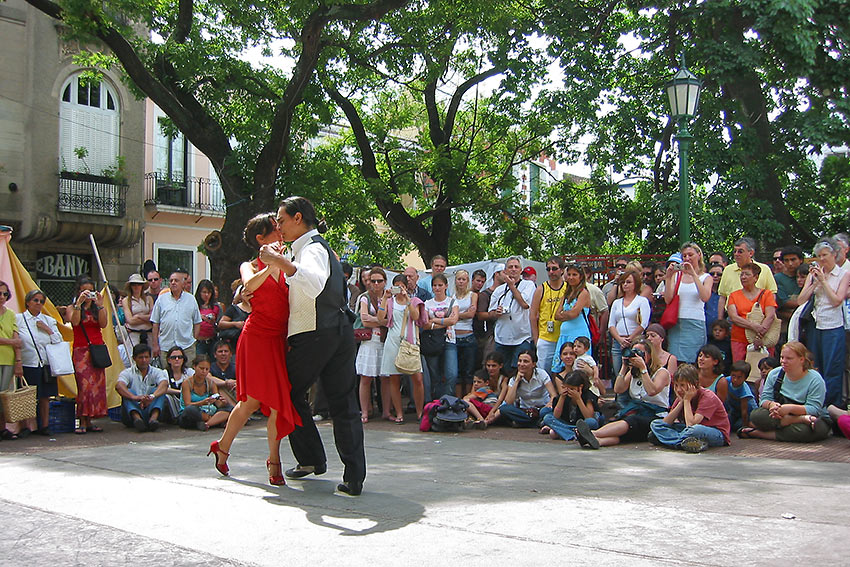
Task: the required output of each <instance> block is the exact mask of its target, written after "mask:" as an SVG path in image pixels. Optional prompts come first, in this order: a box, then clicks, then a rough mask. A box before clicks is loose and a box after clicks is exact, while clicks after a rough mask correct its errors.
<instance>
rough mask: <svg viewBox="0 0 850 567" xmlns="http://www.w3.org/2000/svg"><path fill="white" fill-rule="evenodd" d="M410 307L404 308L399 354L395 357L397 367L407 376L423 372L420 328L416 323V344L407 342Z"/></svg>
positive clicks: (414, 324)
mask: <svg viewBox="0 0 850 567" xmlns="http://www.w3.org/2000/svg"><path fill="white" fill-rule="evenodd" d="M409 309H410V307H409V306H406V307H405V308H404V318H403V320H402V323H401V340H400V342H399V345H398V354H397V355H396V357H395V367H396V368H397V369H398V370H399V371H401V372H403V373H405V374H415V373H417V372H422V359H421V358H420V356H419V345H418V344H417V343H418V342H419V326H418V325H417V324H416V323H415V322H414V323H413V328H414V333H415V339H414V340H415V341H416V343H412V342H410V341H408V340H407V312H408V311H409Z"/></svg>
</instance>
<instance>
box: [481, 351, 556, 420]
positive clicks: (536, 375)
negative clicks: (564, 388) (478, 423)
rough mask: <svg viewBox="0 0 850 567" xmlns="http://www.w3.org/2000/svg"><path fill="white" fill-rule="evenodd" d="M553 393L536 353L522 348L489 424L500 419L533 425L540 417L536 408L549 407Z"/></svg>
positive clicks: (553, 389)
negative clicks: (514, 369) (505, 390)
mask: <svg viewBox="0 0 850 567" xmlns="http://www.w3.org/2000/svg"><path fill="white" fill-rule="evenodd" d="M556 395H557V392H555V386H554V385H553V384H552V379H551V378H549V374H547V373H546V372H545V371H544V370H541V369H539V368H537V355H536V354H535V353H534V352H533V351H531V350H524V351H522V352H520V353H519V356H518V357H517V373H516V376H514V377H513V378H511V379H510V380H509V381H508V388H507V393H506V394H505V397H504V401H503V402H502V404H501V405H500V406H499V407H498V409H497V410H496V411H495V412H490V414H489V415H488V417H490V416H493V414H494V413H495V414H497V415H495V416H493V419H492V420H489V419H488V423H492V421H495V420H496V419H498V418H500V417H501V418H504V419H506V420H507V421H509V422H510V423H511V425H512V426H513V427H535V426H536V425H537V423H538V421H539V420H540V409H541V408H544V407H550V408H551V407H552V398H554V397H555V396H556Z"/></svg>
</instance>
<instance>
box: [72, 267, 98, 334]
mask: <svg viewBox="0 0 850 567" xmlns="http://www.w3.org/2000/svg"><path fill="white" fill-rule="evenodd" d="M84 285H90V286H91V289H92V291H94V292H95V293H97V286H96V285H95V283H94V280H93V279H91V278H90V277H88V276H80V277H79V278H77V288H76V289H75V290H74V301H76V300H77V298H78V297H80V292H81V291H82V289H83V286H84ZM97 309H98V307H97V304H95V302H94V300H92V301H91V303H89V306H88V307H83V308H82V309H81V313H80V316H81V317H80V324H81V325H82V323H83V319H82V316H83V315H84V314H85V313H90V314H91V315H92V316H93V317H95V318H97Z"/></svg>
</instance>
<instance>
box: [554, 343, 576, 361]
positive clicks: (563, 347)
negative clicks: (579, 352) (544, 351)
mask: <svg viewBox="0 0 850 567" xmlns="http://www.w3.org/2000/svg"><path fill="white" fill-rule="evenodd" d="M574 346H575V345H574V344H573V342H572V341H564V342H563V343H562V344H561V347H560V348H559V349H558V358H561V355H562V354H564V349H565V348H567V347H570V348H573V347H574Z"/></svg>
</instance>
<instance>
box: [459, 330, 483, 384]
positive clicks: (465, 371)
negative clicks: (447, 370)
mask: <svg viewBox="0 0 850 567" xmlns="http://www.w3.org/2000/svg"><path fill="white" fill-rule="evenodd" d="M477 352H478V341H477V340H475V335H474V334H472V333H470V334H468V335H463V336H459V337H457V383H458V384H472V374H473V373H474V372H475V356H476V353H477Z"/></svg>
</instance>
